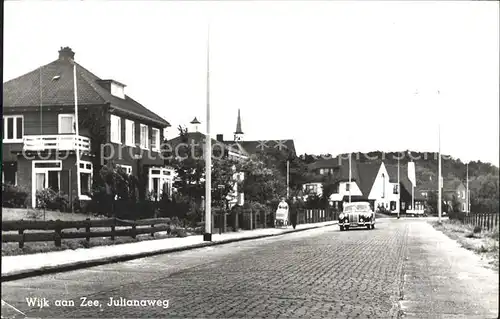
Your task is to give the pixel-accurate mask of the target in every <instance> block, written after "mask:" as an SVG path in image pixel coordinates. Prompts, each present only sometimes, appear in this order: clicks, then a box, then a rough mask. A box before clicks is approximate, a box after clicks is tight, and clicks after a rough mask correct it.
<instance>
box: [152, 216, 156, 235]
mask: <svg viewBox="0 0 500 319" xmlns="http://www.w3.org/2000/svg"><path fill="white" fill-rule="evenodd" d="M155 218H156V217H155ZM153 228H155V224H151V237H154V236H155V232H154V230H153Z"/></svg>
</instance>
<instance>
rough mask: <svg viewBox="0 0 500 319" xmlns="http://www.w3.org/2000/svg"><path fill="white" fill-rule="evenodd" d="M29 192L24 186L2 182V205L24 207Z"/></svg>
mask: <svg viewBox="0 0 500 319" xmlns="http://www.w3.org/2000/svg"><path fill="white" fill-rule="evenodd" d="M28 196H29V192H28V190H27V189H26V188H25V187H21V186H14V185H12V184H2V207H8V208H26V207H27V200H28Z"/></svg>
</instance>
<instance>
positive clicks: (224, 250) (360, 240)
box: [2, 219, 498, 318]
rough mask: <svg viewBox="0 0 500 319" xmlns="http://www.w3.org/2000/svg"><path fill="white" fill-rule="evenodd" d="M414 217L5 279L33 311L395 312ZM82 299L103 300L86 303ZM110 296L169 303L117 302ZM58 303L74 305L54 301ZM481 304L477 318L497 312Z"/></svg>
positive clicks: (118, 314) (77, 314) (172, 314)
mask: <svg viewBox="0 0 500 319" xmlns="http://www.w3.org/2000/svg"><path fill="white" fill-rule="evenodd" d="M412 223H422V222H414V221H394V220H388V219H386V220H380V221H379V223H378V224H377V228H376V229H375V230H370V231H368V230H364V229H363V230H353V231H349V232H340V231H339V230H338V227H337V226H333V227H325V228H321V229H316V230H310V231H304V232H300V233H294V234H289V235H285V236H281V237H276V238H268V239H262V240H253V241H246V242H239V243H232V244H228V245H223V246H216V247H208V248H203V249H198V250H192V251H186V252H180V253H174V254H167V255H162V256H155V257H149V258H143V259H139V260H134V261H130V262H125V263H119V264H113V265H105V266H98V267H94V268H90V269H85V270H78V271H73V272H68V273H60V274H55V275H47V276H41V277H36V278H30V279H24V280H18V281H12V282H6V283H2V300H3V301H5V302H7V303H9V304H10V305H12V306H13V307H15V308H17V309H19V310H20V311H22V312H23V313H25V314H27V315H28V316H29V317H30V318H297V317H305V318H397V317H398V316H400V315H401V313H400V300H399V298H400V296H401V295H402V292H401V289H402V288H403V287H404V285H403V278H404V274H403V270H404V264H405V261H406V260H407V259H408V258H407V254H408V253H412V251H413V250H411V249H409V247H410V245H408V238H409V236H408V235H409V231H410V229H411V224H412ZM429 227H430V226H429ZM417 253H418V252H417ZM415 257H416V256H415ZM410 259H411V260H414V258H413V257H412V256H410ZM415 259H417V257H416V258H415ZM415 272H418V269H417V268H415V267H413V268H412V274H413V275H415ZM421 275H422V276H425V274H421ZM420 289H423V290H422V291H425V287H420ZM35 296H37V297H41V298H43V297H45V298H47V299H48V300H49V303H50V307H48V308H43V309H41V310H40V309H36V308H33V307H29V306H28V305H27V303H26V298H27V297H35ZM82 296H85V297H87V298H89V299H92V300H99V301H100V303H101V305H102V307H99V306H96V307H80V306H79V305H80V297H82ZM110 297H114V298H120V297H122V298H126V299H142V300H144V299H168V300H169V305H168V308H167V309H164V308H162V307H158V306H156V307H151V306H148V307H116V306H114V307H109V306H107V305H106V304H107V303H108V301H109V298H110ZM497 298H498V290H497ZM56 300H74V301H75V303H76V304H75V306H74V307H56V306H55V305H54V304H55V301H56ZM466 306H467V305H466ZM470 306H472V307H474V306H473V304H472V303H471V304H470ZM475 307H476V308H475V310H476V312H475V314H476V315H477V314H480V313H482V314H486V313H488V311H489V309H485V308H484V306H483V305H480V304H475ZM407 308H408V307H407ZM8 309H10V307H4V306H2V315H4V316H6V317H7V316H8V317H15V315H16V313H15V312H14V311H13V310H11V309H10V310H8ZM8 312H9V313H8ZM7 313H8V314H7ZM15 318H23V316H17V317H15ZM483 318H484V317H483Z"/></svg>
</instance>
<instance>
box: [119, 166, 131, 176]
mask: <svg viewBox="0 0 500 319" xmlns="http://www.w3.org/2000/svg"><path fill="white" fill-rule="evenodd" d="M116 167H119V168H121V169H123V171H124V172H125V173H126V174H128V175H132V166H130V165H122V164H116Z"/></svg>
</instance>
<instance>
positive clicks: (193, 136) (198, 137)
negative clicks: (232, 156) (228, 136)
mask: <svg viewBox="0 0 500 319" xmlns="http://www.w3.org/2000/svg"><path fill="white" fill-rule="evenodd" d="M186 138H187V142H183V141H182V137H181V136H176V137H175V138H173V139H171V140H169V141H168V144H170V146H171V148H172V149H175V146H176V145H179V144H180V143H187V144H189V145H199V146H200V147H202V146H203V145H204V142H205V134H203V133H200V132H188V133H187V134H186ZM216 147H221V149H224V150H226V149H228V150H230V151H232V152H235V153H237V154H240V155H244V156H249V154H248V153H247V152H246V151H245V149H243V148H242V147H241V145H239V144H238V143H232V144H229V143H226V142H219V141H217V140H215V139H213V138H212V148H213V150H216V149H217V148H216Z"/></svg>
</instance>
